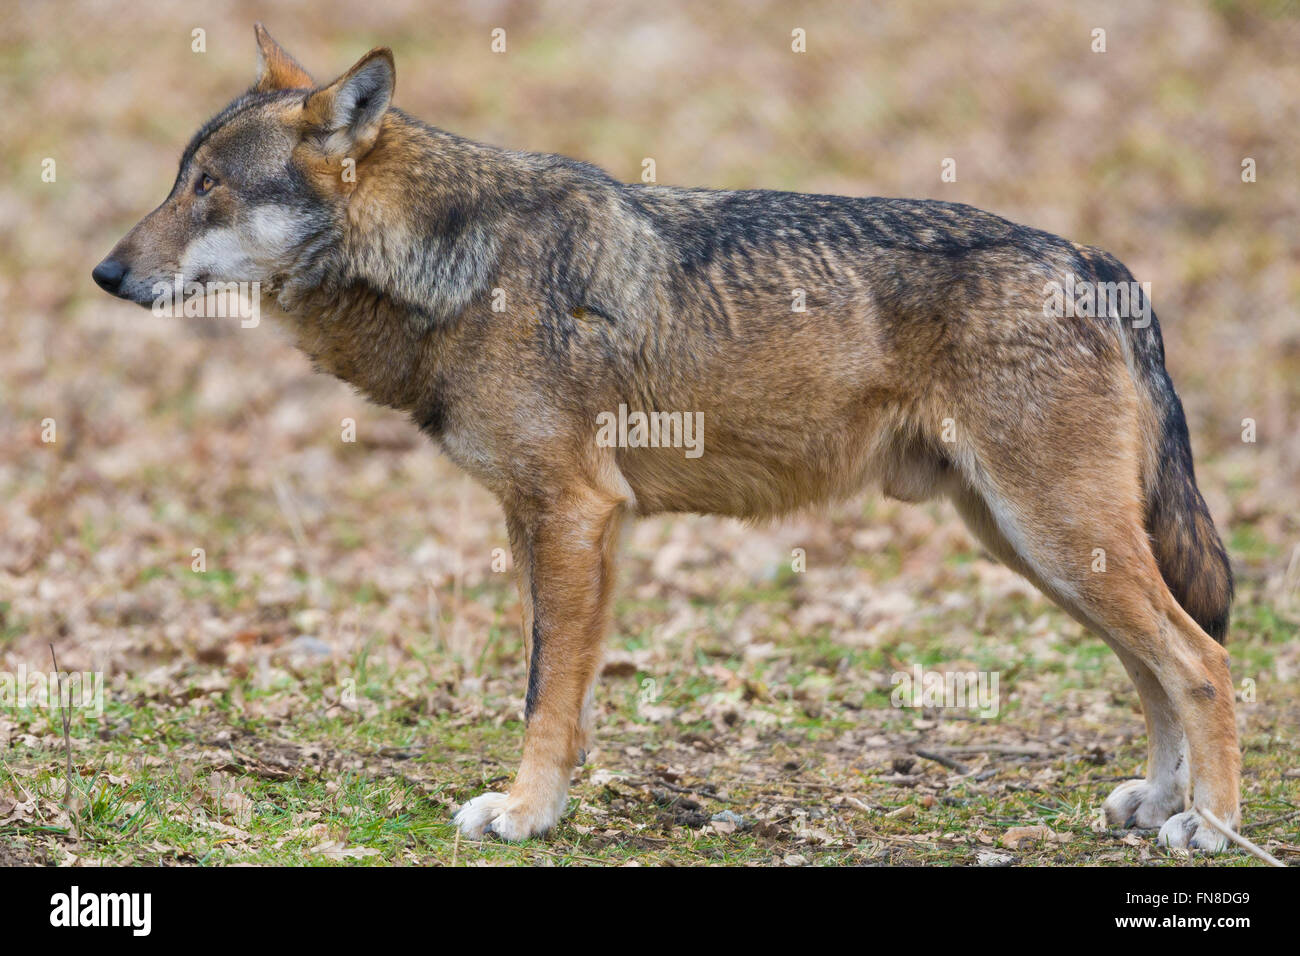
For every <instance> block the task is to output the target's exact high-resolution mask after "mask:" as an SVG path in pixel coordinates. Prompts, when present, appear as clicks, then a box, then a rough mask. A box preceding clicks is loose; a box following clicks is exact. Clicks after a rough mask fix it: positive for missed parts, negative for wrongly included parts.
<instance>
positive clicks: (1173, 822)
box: [1156, 810, 1228, 853]
mask: <svg viewBox="0 0 1300 956" xmlns="http://www.w3.org/2000/svg"><path fill="white" fill-rule="evenodd" d="M1156 842H1157V843H1159V844H1160V845H1161V846H1167V847H1170V848H1172V849H1175V850H1206V851H1208V852H1210V853H1222V852H1223V851H1224V850H1226V849H1227V848H1228V838H1227V837H1225V836H1224V835H1223V834H1221V833H1220V832H1219V831H1218V830H1216V829H1214V828H1213V827H1212V826H1210V825H1209V824H1208V823H1206V822H1205V821H1204V820H1202V819H1201V815H1200V814H1199V813H1197V812H1196V811H1195V810H1188V811H1187V812H1186V813H1177V814H1174V815H1173V816H1172V817H1170V818H1169V819H1168V820H1166V821H1165V825H1164V826H1162V827H1161V828H1160V836H1159V837H1157V838H1156Z"/></svg>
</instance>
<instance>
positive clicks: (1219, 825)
mask: <svg viewBox="0 0 1300 956" xmlns="http://www.w3.org/2000/svg"><path fill="white" fill-rule="evenodd" d="M1196 812H1197V813H1199V814H1200V815H1201V816H1202V817H1203V818H1204V819H1205V822H1206V823H1208V824H1209V825H1210V826H1212V827H1214V829H1216V830H1218V831H1219V832H1220V833H1222V834H1223V835H1224V836H1226V837H1227V838H1228V839H1229V840H1231V841H1232V842H1233V843H1235V844H1237V846H1239V847H1241V848H1242V849H1243V850H1245V851H1246V852H1247V853H1249V854H1250V855H1251V856H1253V857H1255V858H1256V859H1259V860H1263V861H1264V862H1265V863H1267V864H1268V865H1269V866H1281V867H1285V866H1286V864H1285V863H1283V862H1282V861H1281V860H1279V859H1278V858H1277V857H1275V856H1273V855H1272V854H1271V853H1269V852H1267V851H1266V850H1261V849H1260V848H1259V847H1257V846H1256V845H1255V844H1253V843H1251V842H1250V841H1249V840H1247V839H1246V838H1245V837H1244V836H1242V835H1241V834H1240V833H1237V832H1236V831H1234V830H1232V829H1230V828H1229V827H1228V825H1227V824H1226V823H1224V822H1223V821H1222V820H1220V819H1219V818H1218V817H1216V816H1215V815H1214V814H1213V813H1211V812H1210V811H1209V810H1206V809H1205V808H1204V807H1197V808H1196Z"/></svg>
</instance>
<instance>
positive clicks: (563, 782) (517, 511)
mask: <svg viewBox="0 0 1300 956" xmlns="http://www.w3.org/2000/svg"><path fill="white" fill-rule="evenodd" d="M622 511H623V501H622V499H621V498H619V497H617V496H614V495H610V494H607V493H603V492H600V491H596V490H594V489H588V488H582V489H578V490H574V491H571V492H569V493H568V494H565V495H562V496H559V497H558V498H556V499H554V500H551V501H548V502H547V503H546V504H545V505H544V506H543V507H541V508H540V509H537V510H532V509H528V508H526V507H522V506H520V505H518V504H514V505H512V504H507V518H506V521H507V525H508V527H509V530H510V537H511V547H512V550H513V551H514V556H515V565H516V569H517V571H518V574H519V586H520V591H521V594H522V599H523V606H524V628H525V630H524V635H525V640H524V644H525V649H526V651H527V654H528V696H527V699H526V703H525V705H524V720H525V723H526V730H525V732H524V756H523V762H522V763H521V764H520V766H519V773H518V774H517V775H516V777H515V782H514V786H512V787H511V788H510V792H509V793H485V794H482V795H481V796H478V797H475V798H474V799H473V800H470V801H469V802H467V803H466V804H465V805H464V806H462V807H461V808H460V812H458V813H457V814H456V819H455V823H456V825H457V826H458V827H460V829H461V832H462V833H464V834H465V835H466V836H468V837H473V838H478V837H481V836H483V835H485V834H489V833H491V834H495V835H497V836H499V837H502V838H504V839H506V840H523V839H526V838H528V837H531V836H538V835H539V834H542V833H545V832H546V831H547V830H549V829H550V828H551V827H553V826H554V825H555V824H556V822H558V821H559V819H560V817H561V816H562V815H563V813H564V809H565V806H566V804H567V803H568V791H569V777H570V775H571V774H572V772H573V767H574V766H575V765H576V764H578V763H579V762H581V760H582V759H583V758H584V757H585V753H584V749H585V747H586V746H587V734H588V732H589V729H590V727H589V721H590V706H589V705H588V703H587V701H588V699H589V695H590V692H591V688H592V685H593V683H594V681H595V678H596V672H597V670H598V669H599V667H600V659H601V654H602V651H603V645H604V640H605V632H606V630H607V629H608V625H609V607H610V595H611V592H612V590H613V584H614V556H615V551H616V546H617V538H618V529H619V524H620V518H621V517H622Z"/></svg>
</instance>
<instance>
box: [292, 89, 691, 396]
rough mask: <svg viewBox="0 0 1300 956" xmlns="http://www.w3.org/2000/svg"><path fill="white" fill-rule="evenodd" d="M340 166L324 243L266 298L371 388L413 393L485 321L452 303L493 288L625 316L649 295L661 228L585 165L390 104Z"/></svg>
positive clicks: (539, 307) (329, 360) (516, 299)
mask: <svg viewBox="0 0 1300 956" xmlns="http://www.w3.org/2000/svg"><path fill="white" fill-rule="evenodd" d="M356 174H357V183H356V188H355V192H354V193H353V194H352V196H351V198H350V200H349V201H348V203H347V207H346V211H345V212H344V213H343V216H344V222H343V223H342V235H341V239H340V240H339V241H338V243H337V248H336V249H334V250H333V251H332V252H331V253H328V254H326V255H324V256H321V257H319V258H318V259H317V260H316V264H315V265H314V266H313V267H312V270H311V271H313V272H314V273H315V275H314V276H313V278H312V279H311V280H310V281H309V282H308V283H306V285H307V288H306V289H300V290H295V294H293V295H290V296H282V299H286V300H288V301H286V302H284V304H285V306H286V309H287V310H288V311H290V312H291V313H293V314H295V315H297V316H298V317H299V321H298V325H299V344H300V346H301V347H302V348H303V350H304V351H306V352H307V353H308V355H310V356H311V357H312V358H313V359H314V360H315V361H316V362H317V364H318V365H319V366H320V367H322V368H323V369H325V370H327V371H330V372H332V373H334V374H335V375H338V376H339V377H340V378H343V379H345V380H347V381H349V382H351V383H352V384H354V385H356V386H357V387H359V388H361V389H362V390H363V391H365V392H366V393H367V394H368V395H369V396H370V397H371V398H372V399H374V400H375V401H377V402H380V403H382V404H388V405H394V406H397V407H403V408H408V409H409V408H412V407H415V406H417V405H418V404H419V402H420V400H421V395H422V394H423V390H424V389H425V387H426V386H425V385H424V384H423V383H424V382H427V381H429V380H431V379H436V378H438V377H439V373H440V369H439V368H438V367H437V364H438V363H439V362H444V361H447V360H448V359H449V358H450V357H451V356H452V355H453V354H454V353H456V352H457V351H458V350H460V349H463V348H468V347H472V342H473V341H475V340H476V339H478V338H480V337H481V335H483V334H488V333H487V332H483V331H481V330H479V331H476V330H475V329H474V328H473V327H474V326H475V325H484V324H485V323H476V322H474V321H467V320H466V316H467V313H468V312H474V314H476V315H477V314H478V313H479V312H480V311H481V312H484V313H486V312H487V311H488V310H489V302H490V300H491V299H492V298H493V296H494V289H495V288H501V289H505V290H508V292H509V296H510V297H511V298H510V301H509V302H508V303H507V308H508V309H513V308H515V307H516V305H517V304H518V303H520V302H521V300H522V302H523V303H525V308H527V309H529V310H531V311H532V312H533V314H537V313H539V312H540V313H544V314H549V315H556V316H561V315H564V314H566V313H569V312H570V310H572V309H575V308H578V307H582V308H584V309H586V310H588V311H592V312H595V313H597V314H601V315H605V316H607V317H619V319H620V320H622V321H624V322H627V323H628V324H629V325H630V324H633V323H635V322H636V321H637V317H638V316H640V315H641V314H642V313H643V312H644V311H645V310H646V309H647V308H649V307H650V306H649V303H652V302H654V301H656V300H657V299H659V298H660V296H659V295H658V293H657V286H658V284H659V283H660V281H661V279H662V269H663V268H664V266H663V263H665V262H666V261H671V259H670V257H668V256H667V255H666V254H665V250H664V248H663V241H662V239H661V237H659V236H658V235H657V234H656V232H655V230H654V229H653V228H652V226H651V225H650V224H649V222H648V221H647V220H646V219H645V217H644V216H640V215H636V214H632V213H631V212H630V209H629V200H628V198H627V195H626V187H625V186H623V185H622V184H620V183H618V182H617V181H615V180H614V179H612V178H611V177H609V176H608V175H607V174H605V173H604V172H602V171H601V170H599V169H596V168H595V167H592V166H588V165H586V164H584V163H579V162H577V161H575V160H570V159H567V158H565V157H560V156H550V155H545V154H538V153H522V152H513V151H509V150H502V149H496V148H494V147H491V146H485V145H482V144H479V143H474V142H471V141H469V140H465V139H462V138H460V137H458V136H455V135H453V134H450V133H446V132H443V131H441V130H436V129H432V128H430V127H427V126H424V125H423V124H421V123H419V122H417V121H415V120H412V119H410V118H409V117H406V116H405V115H404V114H402V113H400V112H398V111H396V110H394V111H390V113H389V114H388V116H387V117H386V119H385V124H384V129H383V132H382V134H381V136H380V139H379V141H378V142H377V143H376V145H375V147H374V148H373V149H372V151H371V152H370V154H369V155H368V156H367V157H366V158H365V159H364V160H363V161H362V162H360V163H358V164H357V168H356ZM471 307H472V308H471ZM480 307H481V308H480ZM521 314H522V313H521ZM511 317H513V314H512V315H510V316H505V317H499V319H500V321H494V322H492V323H491V325H492V326H493V327H496V326H499V325H500V324H502V323H503V322H507V321H508V320H509V319H510V318H511Z"/></svg>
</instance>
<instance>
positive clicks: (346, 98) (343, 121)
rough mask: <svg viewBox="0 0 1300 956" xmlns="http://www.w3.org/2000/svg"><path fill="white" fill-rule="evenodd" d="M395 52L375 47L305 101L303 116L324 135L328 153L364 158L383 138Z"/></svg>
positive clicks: (391, 86) (391, 93) (391, 92)
mask: <svg viewBox="0 0 1300 956" xmlns="http://www.w3.org/2000/svg"><path fill="white" fill-rule="evenodd" d="M396 80H397V70H396V68H395V67H394V66H393V51H392V50H390V49H388V48H387V47H381V48H379V49H376V50H371V51H370V52H369V53H367V54H366V55H365V56H363V57H362V58H361V59H360V60H358V61H357V62H356V65H355V66H353V67H352V69H350V70H348V71H347V72H346V73H344V74H343V75H342V76H340V77H339V78H338V79H337V80H335V81H334V82H333V83H331V84H330V85H329V86H327V87H325V89H323V90H318V91H316V92H315V93H313V94H312V95H311V96H309V97H307V101H306V102H305V103H304V104H303V118H304V120H305V121H306V122H307V124H308V125H309V126H310V127H312V128H314V129H315V130H316V131H317V133H319V134H323V136H322V137H321V139H322V143H323V148H324V150H325V152H326V154H327V155H331V156H341V155H344V154H348V155H351V156H353V157H354V158H358V159H359V158H360V157H361V156H364V155H365V154H366V153H367V152H369V151H370V147H372V146H374V145H375V140H376V139H378V138H379V127H380V125H381V124H382V123H383V119H384V114H385V113H387V112H388V104H389V103H391V102H392V99H393V84H394V83H395V82H396Z"/></svg>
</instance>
